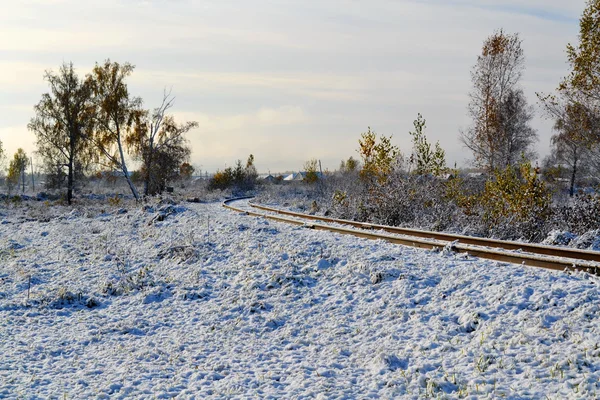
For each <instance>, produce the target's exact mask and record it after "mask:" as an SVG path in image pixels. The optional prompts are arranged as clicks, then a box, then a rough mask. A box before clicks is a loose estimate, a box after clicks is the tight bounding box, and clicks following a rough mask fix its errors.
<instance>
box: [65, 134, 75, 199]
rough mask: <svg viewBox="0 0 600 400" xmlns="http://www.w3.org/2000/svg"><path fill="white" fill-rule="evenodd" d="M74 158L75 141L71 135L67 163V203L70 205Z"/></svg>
mask: <svg viewBox="0 0 600 400" xmlns="http://www.w3.org/2000/svg"><path fill="white" fill-rule="evenodd" d="M74 158H75V143H74V141H73V137H72V136H71V140H70V143H69V165H67V169H68V171H67V204H68V205H71V201H72V199H73V176H74V173H73V168H74V164H75V162H74V160H73V159H74Z"/></svg>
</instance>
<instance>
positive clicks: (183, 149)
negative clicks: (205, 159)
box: [125, 92, 198, 196]
mask: <svg viewBox="0 0 600 400" xmlns="http://www.w3.org/2000/svg"><path fill="white" fill-rule="evenodd" d="M173 102H174V97H172V96H171V95H170V92H169V93H167V92H165V93H164V95H163V100H162V103H161V105H160V106H159V107H158V108H156V109H155V110H154V111H153V112H152V114H149V113H146V114H145V118H144V119H143V120H142V121H141V123H139V124H137V126H136V128H135V129H133V130H132V131H131V132H130V133H129V134H128V135H127V137H126V141H125V142H126V144H127V146H128V148H129V149H131V152H132V154H133V155H134V156H135V157H136V158H138V159H139V160H140V161H141V162H142V167H141V170H142V174H143V177H144V195H145V196H147V195H154V194H157V193H161V192H162V191H163V190H164V189H165V186H166V184H167V182H168V181H169V180H171V179H173V178H174V177H177V176H178V175H179V170H180V168H181V165H182V164H183V163H185V162H187V161H189V157H190V153H191V149H190V147H189V146H188V145H187V139H186V137H185V135H186V133H188V132H189V131H190V130H191V129H193V128H196V127H197V126H198V123H197V122H195V121H191V122H186V123H183V124H178V123H176V122H175V119H174V117H173V116H171V115H168V114H167V111H168V110H169V109H170V108H171V107H172V106H173Z"/></svg>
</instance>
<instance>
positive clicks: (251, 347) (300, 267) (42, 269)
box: [0, 203, 600, 399]
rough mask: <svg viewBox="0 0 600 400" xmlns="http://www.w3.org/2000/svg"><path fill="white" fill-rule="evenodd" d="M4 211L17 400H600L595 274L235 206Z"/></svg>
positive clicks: (2, 376) (3, 306)
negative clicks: (315, 226)
mask: <svg viewBox="0 0 600 400" xmlns="http://www.w3.org/2000/svg"><path fill="white" fill-rule="evenodd" d="M37 207H38V208H36V209H27V208H24V207H17V208H11V209H1V208H0V220H1V222H0V398H43V399H46V398H61V399H63V398H66V399H82V398H170V397H177V398H294V399H296V398H323V399H325V398H326V399H330V398H347V399H354V398H461V397H470V398H512V399H521V398H550V399H564V398H598V397H599V396H600V383H599V382H600V311H599V300H600V288H599V280H598V278H596V277H591V276H589V275H586V274H576V275H569V274H566V273H562V272H550V271H545V270H539V269H533V268H526V267H520V266H516V265H507V264H501V263H497V262H492V261H483V260H477V259H472V258H464V257H463V256H457V255H455V254H453V253H450V252H439V253H435V252H432V251H423V250H417V249H413V248H406V247H401V246H395V245H391V244H388V243H384V242H373V241H367V240H364V239H358V238H354V237H348V236H339V235H334V234H330V233H326V232H317V231H311V230H308V229H305V228H299V227H291V226H287V225H282V224H278V223H273V222H267V221H265V220H262V219H259V218H255V217H250V216H245V215H241V214H237V213H233V212H231V211H227V210H225V209H223V208H222V207H221V206H220V204H218V203H212V204H192V203H186V204H179V205H156V206H155V207H145V208H142V207H139V206H138V207H136V206H131V207H130V208H129V209H128V210H126V209H121V210H118V209H116V208H115V209H112V210H109V211H107V212H101V210H100V209H99V208H98V207H96V208H94V207H91V208H88V209H84V208H81V209H77V208H76V209H75V210H74V211H71V209H67V208H50V209H44V206H42V205H40V206H37Z"/></svg>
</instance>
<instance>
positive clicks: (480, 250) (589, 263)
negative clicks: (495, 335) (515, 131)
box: [223, 197, 600, 275]
mask: <svg viewBox="0 0 600 400" xmlns="http://www.w3.org/2000/svg"><path fill="white" fill-rule="evenodd" d="M249 199H250V198H249V197H246V198H237V199H230V200H226V201H225V202H223V206H224V207H225V208H228V209H230V210H233V211H237V212H241V213H245V214H248V215H253V216H258V217H263V218H267V219H270V220H274V221H279V222H283V223H288V224H293V225H301V226H306V227H307V228H311V229H316V230H323V231H330V232H336V233H340V234H344V235H353V236H357V237H361V238H366V239H374V240H385V241H387V242H390V243H395V244H401V245H405V246H411V247H418V248H424V249H443V248H446V247H448V246H450V247H451V249H452V250H453V251H455V252H457V253H467V254H469V255H471V256H475V257H480V258H486V259H490V260H495V261H502V262H507V263H513V264H520V265H528V266H532V267H539V268H546V269H552V270H561V271H564V270H567V271H584V272H589V273H592V274H595V275H600V252H595V251H588V250H580V249H570V248H562V247H555V246H545V245H537V244H531V243H520V242H512V241H504V240H495V239H486V238H476V237H472V236H464V235H452V234H448V233H441V232H430V231H422V230H417V229H407V228H398V227H393V226H386V225H377V224H368V223H364V222H356V221H349V220H343V219H337V218H328V217H323V216H317V215H308V214H302V213H296V212H292V211H287V210H281V209H278V208H273V207H267V206H263V205H259V204H253V203H250V202H249V203H248V204H249V206H250V207H251V208H252V209H256V210H260V211H265V212H267V213H264V212H259V211H252V210H248V209H241V208H238V207H234V206H232V205H230V203H232V202H234V201H239V200H249ZM281 215H284V216H281ZM289 217H293V218H289ZM306 221H319V222H321V223H307V222H306ZM327 224H329V225H327ZM331 224H336V225H331ZM340 225H341V226H340Z"/></svg>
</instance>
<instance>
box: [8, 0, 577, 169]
mask: <svg viewBox="0 0 600 400" xmlns="http://www.w3.org/2000/svg"><path fill="white" fill-rule="evenodd" d="M4 3H6V4H4ZM584 7H585V1H584V0H569V1H566V0H504V1H501V0H412V1H409V0H369V1H366V0H363V1H360V0H252V1H250V0H147V1H138V0H102V1H92V0H19V1H6V2H3V4H2V9H3V10H2V13H0V140H1V141H2V142H3V143H4V147H5V149H6V150H7V152H8V153H9V154H13V153H14V152H15V151H16V149H17V148H18V147H23V148H24V149H26V150H27V151H33V150H34V149H35V140H34V136H33V134H31V133H29V132H28V131H27V123H28V121H29V119H30V118H31V117H32V116H33V105H34V104H36V103H37V102H38V101H39V99H40V96H41V94H42V93H44V92H46V91H47V84H46V83H45V82H44V80H43V75H44V71H45V70H48V69H53V70H57V69H58V67H59V66H60V64H61V63H62V62H63V61H66V62H69V61H72V62H73V63H74V65H75V68H76V69H77V71H78V72H79V74H80V75H85V74H86V73H88V72H89V71H90V70H91V68H92V67H93V65H94V63H95V62H102V61H104V60H105V59H107V58H110V59H111V60H113V61H119V62H125V61H128V62H130V63H132V64H134V65H135V66H136V69H135V72H134V73H133V75H132V76H131V77H130V80H129V87H130V92H131V93H132V94H134V95H138V96H141V97H142V98H143V99H144V104H145V106H146V107H147V108H154V107H156V106H157V105H158V104H159V102H160V100H161V96H162V92H163V89H164V88H165V87H166V88H172V90H173V93H174V94H175V96H176V104H175V107H174V108H173V113H174V114H175V115H176V117H177V118H178V119H179V120H180V121H182V122H183V121H184V120H195V121H198V122H199V124H200V125H199V128H198V129H196V130H194V131H192V132H191V133H190V134H189V136H188V137H189V139H190V143H191V145H192V150H193V154H192V162H193V163H194V164H195V165H196V166H199V167H201V168H202V170H208V171H214V170H216V169H217V168H221V169H222V168H224V167H225V166H226V165H231V164H232V163H233V162H234V161H235V160H236V159H238V158H240V159H246V157H247V156H248V154H250V153H253V154H254V155H255V158H256V163H257V166H258V168H259V170H260V171H263V172H267V171H269V170H270V171H272V172H275V171H285V170H297V169H300V168H301V167H302V164H303V163H304V161H305V160H307V159H310V158H318V159H321V160H322V162H323V166H324V168H329V169H335V168H337V166H338V165H339V162H340V160H341V159H343V158H348V157H349V156H355V157H356V156H357V153H356V148H357V140H358V138H359V137H360V133H361V132H364V131H366V129H367V126H371V127H372V128H373V129H374V130H375V131H376V132H378V133H380V134H385V135H393V137H394V142H395V143H396V144H397V145H398V146H399V147H400V148H401V149H402V150H403V152H404V153H408V152H409V151H410V148H411V143H410V137H409V135H408V132H409V130H411V129H412V121H413V120H414V119H415V118H416V116H417V113H419V112H420V113H422V114H423V115H424V117H425V118H426V120H427V131H426V134H427V136H428V137H429V138H430V139H432V140H434V141H435V140H439V141H440V143H441V145H442V147H443V148H444V149H445V150H446V153H447V158H448V161H449V163H452V164H453V163H454V162H457V163H458V164H459V165H466V164H467V163H468V160H469V158H470V156H471V155H470V154H469V153H468V152H467V151H466V150H465V149H464V148H462V146H461V144H460V143H459V141H458V134H459V130H460V129H461V128H464V127H466V126H467V125H468V124H469V119H468V117H467V115H466V106H467V103H468V92H469V90H470V87H471V82H470V70H471V67H472V66H473V64H474V63H475V61H476V58H477V54H478V53H479V52H480V50H481V45H482V42H483V40H484V39H485V38H486V37H487V36H489V35H490V34H491V33H493V31H494V30H496V29H498V28H503V29H504V30H505V31H507V32H509V33H513V32H519V33H520V35H521V38H522V39H523V47H524V50H525V55H526V68H527V69H526V71H525V75H524V79H523V82H522V83H523V87H524V89H525V92H526V94H527V96H528V99H529V102H530V103H532V104H536V97H535V92H551V91H552V90H554V88H555V87H556V86H557V84H558V82H559V81H560V79H561V77H563V76H565V75H566V74H567V72H568V65H567V64H566V57H565V47H566V45H567V43H569V42H571V43H574V42H576V41H577V33H578V19H579V16H580V14H581V12H582V11H583V9H584ZM538 114H539V113H538ZM534 125H535V127H536V128H537V129H538V133H539V136H540V141H539V143H538V146H537V148H538V152H539V153H540V155H541V156H543V155H546V154H547V153H548V150H549V138H550V136H551V134H552V132H551V123H550V122H548V121H545V120H544V119H543V118H541V117H536V120H535V121H534Z"/></svg>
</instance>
